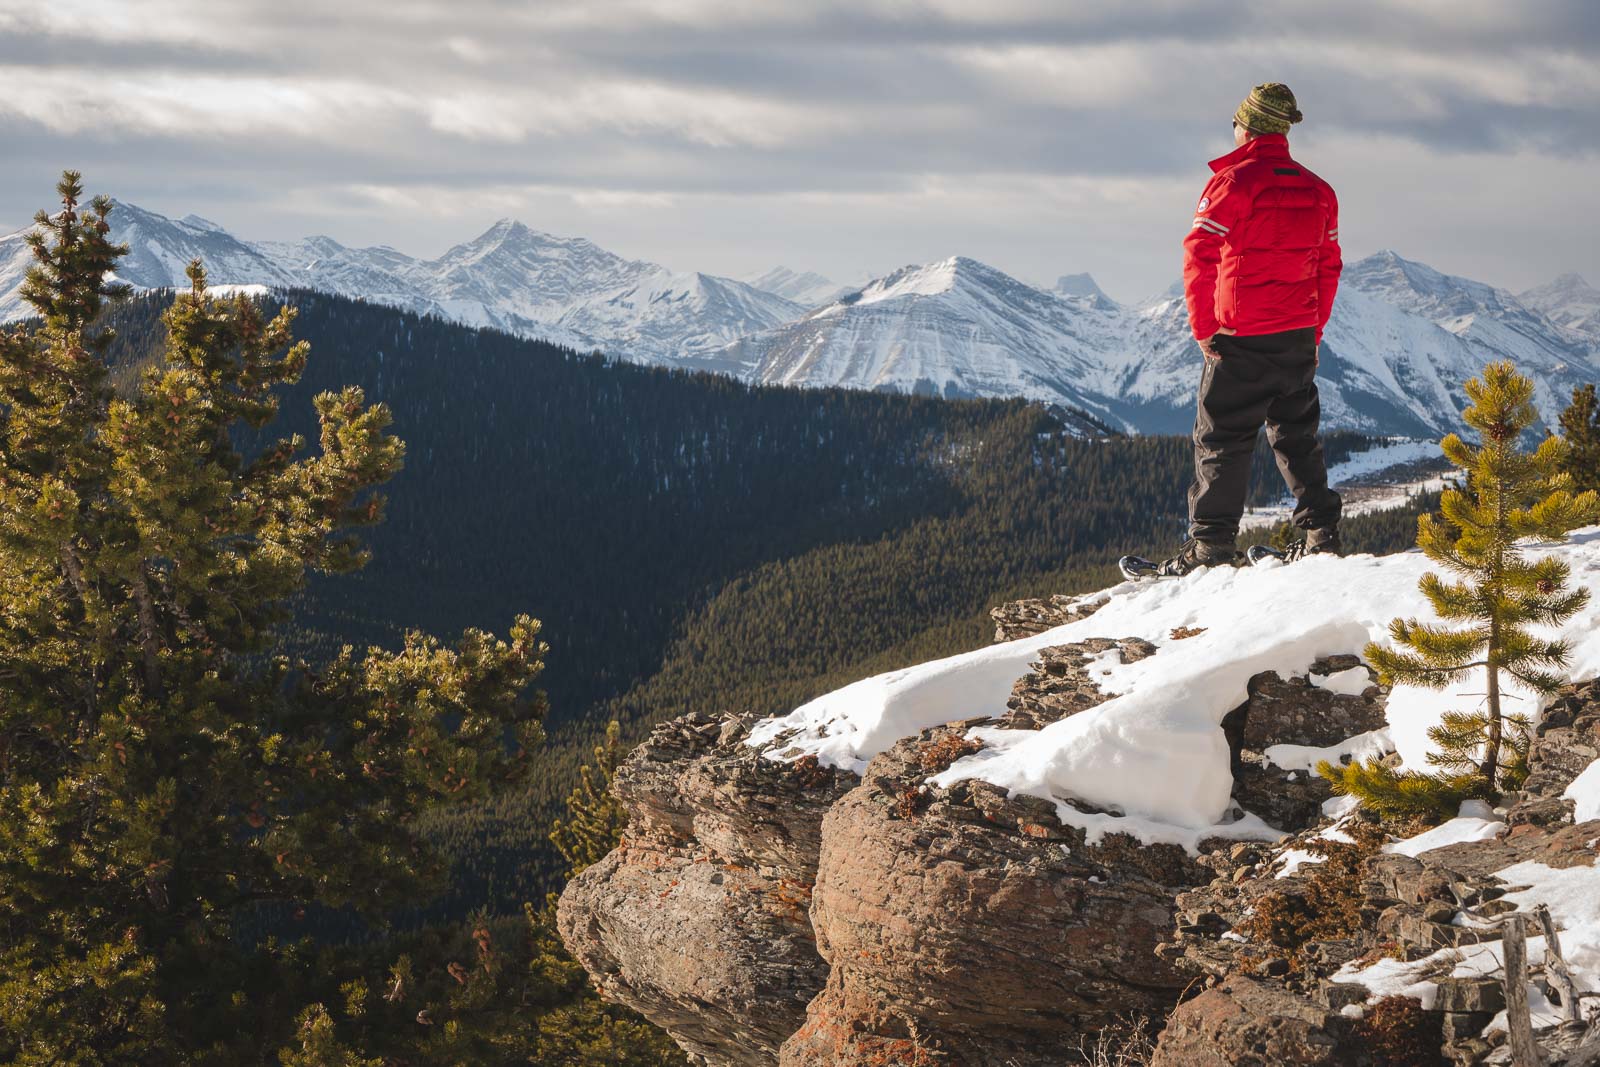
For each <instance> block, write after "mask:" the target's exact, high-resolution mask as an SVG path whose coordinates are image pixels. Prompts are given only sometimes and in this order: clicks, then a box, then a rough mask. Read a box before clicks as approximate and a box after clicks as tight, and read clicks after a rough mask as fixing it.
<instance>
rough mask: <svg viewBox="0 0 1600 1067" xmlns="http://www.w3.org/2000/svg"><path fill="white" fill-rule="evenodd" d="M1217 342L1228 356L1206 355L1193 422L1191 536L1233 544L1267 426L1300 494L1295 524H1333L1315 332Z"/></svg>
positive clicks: (1222, 337) (1223, 337) (1334, 497)
mask: <svg viewBox="0 0 1600 1067" xmlns="http://www.w3.org/2000/svg"><path fill="white" fill-rule="evenodd" d="M1215 346H1216V350H1217V352H1218V353H1219V354H1220V355H1221V357H1222V358H1220V359H1206V360H1205V361H1204V362H1205V371H1204V372H1203V374H1202V376H1201V378H1200V401H1199V404H1198V408H1197V411H1196V414H1195V420H1194V485H1193V486H1191V487H1190V489H1189V536H1190V537H1192V538H1194V539H1195V540H1197V541H1205V542H1208V543H1211V544H1217V545H1221V546H1223V547H1225V548H1230V549H1231V548H1232V547H1233V544H1234V539H1235V538H1236V537H1237V536H1238V533H1239V520H1240V519H1241V518H1243V517H1244V505H1245V496H1246V494H1247V493H1248V490H1249V481H1250V460H1251V457H1252V456H1253V455H1254V454H1255V448H1256V437H1257V436H1258V435H1259V434H1260V432H1261V427H1262V425H1265V426H1266V428H1267V441H1268V442H1269V443H1270V444H1271V445H1272V451H1273V454H1274V455H1275V456H1276V457H1277V460H1278V470H1279V471H1280V472H1282V474H1283V480H1284V481H1285V482H1287V483H1288V485H1289V491H1290V492H1292V493H1293V494H1294V498H1295V510H1294V524H1295V525H1296V526H1298V527H1299V528H1300V529H1302V530H1332V529H1334V528H1335V527H1336V526H1337V525H1338V523H1339V508H1340V501H1339V494H1338V493H1336V492H1334V491H1333V490H1332V489H1329V488H1328V470H1327V465H1326V463H1325V462H1324V460H1323V458H1322V442H1321V441H1320V440H1318V438H1317V424H1318V422H1319V421H1320V420H1321V418H1322V404H1321V402H1320V401H1319V400H1318V398H1317V381H1316V375H1317V362H1316V331H1315V330H1313V329H1311V328H1310V327H1307V328H1305V329H1300V330H1284V331H1282V332H1281V333H1268V334H1260V335H1257V336H1255V337H1233V336H1229V335H1227V334H1218V335H1217V336H1216V338H1215Z"/></svg>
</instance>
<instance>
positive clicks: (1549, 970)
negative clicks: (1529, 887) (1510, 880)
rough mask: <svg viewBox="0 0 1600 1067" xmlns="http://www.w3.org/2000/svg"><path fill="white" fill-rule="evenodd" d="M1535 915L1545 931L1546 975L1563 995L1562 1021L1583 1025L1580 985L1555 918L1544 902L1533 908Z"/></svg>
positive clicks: (1561, 995) (1558, 992)
mask: <svg viewBox="0 0 1600 1067" xmlns="http://www.w3.org/2000/svg"><path fill="white" fill-rule="evenodd" d="M1533 916H1534V918H1536V919H1538V920H1539V927H1540V929H1541V930H1543V931H1544V977H1545V981H1547V982H1549V983H1550V984H1551V985H1552V986H1554V987H1555V991H1556V993H1557V994H1558V995H1559V996H1560V997H1561V1016H1562V1019H1561V1021H1562V1022H1564V1023H1570V1024H1574V1025H1577V1026H1582V1025H1583V1008H1582V1007H1581V1006H1580V1005H1579V1004H1578V985H1577V983H1576V982H1574V981H1573V980H1572V971H1571V970H1569V969H1568V968H1567V961H1566V960H1565V959H1564V958H1563V957H1562V955H1561V938H1560V937H1559V936H1558V935H1557V934H1556V924H1555V920H1554V919H1552V918H1551V917H1550V909H1549V908H1547V907H1545V906H1544V905H1543V904H1540V905H1538V906H1536V907H1535V908H1534V909H1533Z"/></svg>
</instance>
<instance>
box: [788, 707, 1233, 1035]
mask: <svg viewBox="0 0 1600 1067" xmlns="http://www.w3.org/2000/svg"><path fill="white" fill-rule="evenodd" d="M963 732H964V724H963V726H962V727H958V728H939V729H936V730H932V731H926V732H924V733H923V734H922V735H920V736H919V737H917V738H911V739H907V740H904V741H901V742H899V743H898V744H896V745H895V746H894V747H893V748H891V749H889V750H888V751H887V752H884V753H881V754H880V755H878V756H877V757H875V758H874V759H873V760H872V762H871V764H870V765H869V766H868V768H867V771H866V774H865V776H864V777H863V779H862V783H861V785H860V786H859V787H857V788H856V789H855V790H853V791H852V792H850V793H849V794H848V795H846V796H845V797H844V798H843V799H841V800H840V801H838V802H837V803H836V804H835V805H834V806H833V808H832V809H831V810H830V811H829V812H828V815H827V817H826V818H825V819H824V820H823V843H822V855H821V860H820V862H819V865H818V870H817V886H816V892H815V896H814V898H813V901H812V909H811V918H812V923H813V925H814V926H815V928H816V931H817V945H818V948H819V949H820V950H821V952H822V955H823V957H824V958H825V959H826V960H827V961H828V962H829V963H830V964H832V968H833V969H832V973H831V975H830V977H829V980H828V986H827V988H826V989H825V990H824V991H823V993H822V995H821V996H820V997H818V998H817V999H816V1000H815V1001H813V1002H812V1005H811V1008H810V1010H809V1012H808V1015H807V1019H806V1023H805V1026H804V1027H803V1028H801V1030H800V1031H799V1032H798V1033H796V1034H795V1035H794V1037H792V1038H790V1039H789V1041H788V1042H787V1043H785V1044H784V1046H783V1052H782V1056H781V1059H780V1063H781V1064H783V1065H784V1067H801V1065H808V1067H823V1065H839V1067H843V1065H847V1064H848V1065H859V1064H867V1063H878V1062H882V1063H896V1064H899V1063H908V1064H909V1063H917V1062H925V1063H929V1064H933V1063H938V1064H972V1065H977V1064H1016V1065H1018V1067H1032V1065H1039V1067H1043V1065H1046V1064H1059V1063H1061V1062H1063V1061H1064V1060H1065V1059H1066V1057H1067V1056H1068V1055H1069V1054H1070V1053H1071V1052H1073V1051H1074V1050H1075V1049H1076V1047H1077V1043H1078V1039H1079V1038H1080V1037H1082V1036H1084V1035H1086V1034H1089V1033H1091V1032H1093V1031H1094V1030H1097V1029H1098V1028H1099V1027H1101V1026H1103V1025H1106V1024H1107V1023H1109V1022H1110V1021H1112V1019H1113V1018H1114V1017H1115V1016H1116V1015H1118V1014H1121V1013H1127V1012H1139V1011H1143V1012H1146V1013H1149V1014H1152V1015H1156V1016H1159V1015H1161V1014H1164V1013H1165V1011H1166V1009H1167V1008H1169V1007H1170V1006H1171V1004H1172V1003H1173V1002H1174V1001H1175V1000H1176V998H1177V995H1178V993H1179V991H1180V990H1181V989H1182V988H1183V985H1184V983H1185V982H1186V981H1187V979H1186V978H1184V977H1183V976H1182V975H1180V974H1179V973H1178V972H1177V971H1176V970H1175V969H1174V968H1173V967H1172V966H1171V965H1169V964H1168V963H1166V962H1165V961H1163V960H1161V959H1159V958H1157V957H1156V956H1155V954H1154V952H1153V951H1152V950H1153V948H1154V946H1155V944H1156V943H1157V942H1158V941H1160V940H1161V939H1162V938H1163V937H1164V936H1165V933H1166V931H1167V929H1168V927H1169V924H1170V920H1171V914H1172V897H1173V892H1174V890H1175V888H1176V887H1179V886H1183V885H1187V884H1193V883H1195V882H1196V881H1198V880H1200V879H1202V878H1204V877H1209V873H1208V872H1205V871H1204V869H1203V868H1201V867H1200V866H1199V865H1198V864H1196V863H1195V862H1194V861H1193V859H1191V858H1190V857H1189V856H1188V855H1187V854H1185V853H1184V851H1183V849H1182V848H1179V847H1177V846H1171V845H1166V846H1149V847H1147V846H1141V845H1139V844H1138V843H1137V842H1134V841H1133V840H1132V839H1130V838H1127V837H1125V836H1122V835H1108V836H1107V838H1106V839H1105V841H1104V843H1102V844H1099V845H1092V846H1091V845H1086V844H1085V842H1084V835H1083V832H1082V831H1081V830H1078V829H1076V828H1072V827H1064V826H1062V825H1061V823H1060V822H1059V821H1057V819H1056V817H1055V806H1054V805H1053V804H1050V803H1048V802H1044V801H1039V800H1036V799H1032V798H1017V799H1012V800H1008V799H1006V797H1005V793H1004V791H1003V790H1001V789H998V788H996V787H993V786H989V785H987V784H986V783H980V782H961V783H957V784H956V785H955V786H953V787H952V788H950V789H947V790H946V789H933V788H929V787H925V786H923V784H922V783H923V779H925V778H926V777H927V776H928V775H929V774H930V773H934V772H937V771H939V770H942V769H944V765H945V764H948V763H949V762H950V761H951V757H953V756H955V755H959V754H960V753H961V746H960V738H961V735H962V733H963Z"/></svg>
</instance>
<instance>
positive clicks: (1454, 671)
mask: <svg viewBox="0 0 1600 1067" xmlns="http://www.w3.org/2000/svg"><path fill="white" fill-rule="evenodd" d="M1466 389H1467V395H1468V397H1469V398H1470V399H1471V401H1472V403H1471V405H1470V406H1469V407H1468V408H1467V409H1466V411H1465V412H1463V417H1464V418H1465V419H1466V422H1467V425H1468V426H1470V427H1472V428H1473V429H1474V430H1476V431H1477V432H1478V435H1479V438H1480V442H1481V443H1480V444H1479V445H1477V446H1476V447H1474V446H1472V445H1468V444H1467V443H1466V442H1465V441H1463V440H1462V439H1461V437H1460V436H1458V435H1456V434H1451V435H1449V436H1448V437H1446V438H1445V439H1444V440H1443V441H1442V442H1441V445H1440V446H1441V448H1442V449H1443V451H1444V454H1445V456H1446V457H1447V458H1448V459H1449V460H1450V462H1451V463H1453V464H1454V465H1455V466H1456V467H1458V468H1460V469H1461V470H1463V471H1465V472H1467V474H1468V478H1467V488H1466V489H1465V490H1462V489H1450V490H1446V491H1445V493H1444V494H1443V496H1442V497H1441V499H1440V514H1439V515H1438V516H1434V515H1423V516H1422V517H1421V518H1420V519H1419V520H1418V525H1417V544H1418V546H1419V547H1421V549H1422V551H1423V553H1424V554H1425V555H1426V556H1427V557H1428V558H1429V559H1431V560H1434V561H1435V562H1437V563H1439V564H1441V565H1443V567H1444V568H1445V569H1446V570H1448V571H1450V572H1451V573H1453V574H1454V575H1457V576H1459V577H1460V579H1461V580H1459V581H1447V580H1446V579H1445V578H1442V577H1441V576H1440V575H1439V574H1437V573H1433V572H1430V573H1428V574H1425V575H1423V577H1422V580H1421V582H1420V583H1419V587H1420V588H1421V590H1422V592H1423V594H1424V595H1425V596H1426V597H1427V599H1428V602H1429V603H1430V604H1431V605H1432V606H1433V609H1434V611H1435V612H1436V613H1437V614H1438V616H1439V618H1440V619H1441V620H1443V621H1444V622H1446V623H1452V622H1453V623H1461V624H1464V625H1463V626H1461V627H1459V628H1452V627H1449V626H1443V625H1435V624H1431V623H1424V622H1419V621H1418V620H1416V619H1396V620H1394V622H1393V623H1392V624H1391V625H1390V629H1389V633H1390V636H1391V637H1392V639H1393V641H1394V643H1395V644H1396V645H1397V646H1399V647H1398V648H1389V647H1384V646H1381V645H1378V644H1376V643H1373V644H1369V645H1368V646H1367V648H1366V650H1365V653H1364V655H1365V657H1366V659H1367V661H1368V662H1369V663H1371V664H1372V666H1373V667H1374V668H1376V670H1377V672H1378V675H1379V678H1380V679H1381V680H1382V681H1383V682H1384V684H1386V685H1393V684H1395V683H1396V682H1405V683H1410V684H1412V685H1421V686H1426V687H1429V688H1435V689H1443V688H1445V687H1446V686H1448V685H1450V684H1451V683H1452V682H1455V681H1458V680H1460V679H1462V678H1465V677H1468V676H1469V675H1472V674H1473V673H1475V672H1479V671H1481V672H1482V676H1483V678H1484V679H1485V682H1486V685H1487V695H1486V697H1485V700H1484V705H1483V708H1482V710H1481V711H1472V712H1449V713H1447V714H1446V715H1444V716H1443V720H1442V721H1441V723H1440V724H1439V725H1437V726H1435V727H1433V728H1432V729H1430V730H1429V732H1428V734H1429V738H1430V739H1431V740H1432V741H1433V743H1434V745H1435V748H1436V751H1434V752H1432V753H1430V754H1429V757H1428V758H1429V761H1430V762H1432V763H1433V764H1434V765H1435V766H1437V767H1439V768H1441V770H1440V771H1439V772H1438V773H1435V774H1427V773H1424V772H1421V771H1404V772H1401V771H1395V770H1394V769H1392V768H1390V767H1387V766H1385V765H1383V764H1379V763H1372V764H1368V765H1365V766H1362V765H1352V766H1349V767H1334V766H1332V765H1331V764H1329V763H1326V762H1324V763H1323V764H1322V765H1321V766H1320V767H1319V768H1318V769H1319V770H1320V771H1321V772H1322V773H1323V774H1324V775H1325V776H1327V777H1328V778H1330V779H1331V780H1332V781H1333V782H1334V785H1335V789H1336V790H1337V791H1340V792H1346V793H1353V794H1355V795H1356V796H1359V797H1360V798H1361V799H1362V800H1363V801H1364V802H1366V803H1368V804H1369V805H1370V806H1372V807H1373V808H1374V809H1375V810H1378V811H1380V812H1382V813H1385V814H1407V813H1415V814H1429V815H1439V814H1448V813H1449V811H1448V810H1447V809H1448V808H1449V807H1450V805H1451V804H1453V803H1459V801H1460V799H1462V798H1464V797H1467V796H1485V797H1492V796H1494V795H1495V794H1496V792H1497V790H1499V789H1500V788H1502V787H1514V786H1515V785H1517V784H1519V782H1520V780H1521V778H1522V777H1523V776H1524V775H1525V774H1526V757H1527V731H1528V729H1529V727H1530V725H1531V724H1530V723H1529V721H1528V719H1527V718H1526V717H1522V716H1507V715H1506V714H1505V713H1504V712H1503V710H1502V708H1501V702H1502V692H1501V682H1502V675H1509V676H1510V677H1511V678H1514V679H1516V680H1518V681H1520V682H1521V683H1522V684H1523V685H1525V686H1526V687H1527V688H1529V689H1531V690H1533V691H1534V692H1537V693H1551V692H1553V691H1554V690H1555V689H1557V688H1558V687H1559V686H1560V684H1561V679H1560V677H1559V676H1558V675H1557V674H1556V673H1554V672H1555V670H1556V669H1557V668H1560V667H1562V666H1564V665H1565V664H1566V662H1567V656H1568V646H1567V643H1566V642H1564V641H1560V640H1546V639H1543V638H1540V637H1536V636H1535V635H1533V634H1532V633H1530V632H1529V630H1528V627H1529V626H1531V625H1535V624H1543V625H1549V626H1553V625H1558V624H1560V623H1562V622H1564V621H1566V620H1567V619H1569V618H1571V617H1572V616H1573V615H1574V614H1575V613H1576V612H1577V611H1578V610H1579V609H1580V608H1582V607H1583V605H1584V604H1586V603H1587V602H1588V599H1589V593H1588V591H1587V590H1584V589H1576V590H1568V589H1567V588H1566V584H1567V579H1568V577H1569V574H1570V571H1569V568H1568V567H1567V565H1566V564H1565V563H1563V562H1561V561H1560V560H1558V559H1555V558H1553V557H1545V558H1543V559H1540V560H1536V561H1530V560H1528V559H1527V558H1526V557H1525V556H1524V555H1523V553H1522V551H1521V546H1523V545H1527V544H1545V545H1550V544H1559V543H1560V542H1562V541H1564V540H1566V537H1567V534H1568V533H1570V532H1571V531H1572V530H1573V529H1575V528H1577V527H1579V526H1582V525H1584V524H1585V523H1587V522H1591V521H1593V520H1594V519H1595V518H1596V517H1597V516H1600V497H1597V495H1596V493H1595V492H1594V491H1593V490H1589V491H1584V492H1581V493H1580V492H1577V491H1575V490H1574V487H1573V480H1572V477H1571V475H1569V474H1568V473H1566V472H1565V471H1564V470H1563V469H1562V468H1563V465H1564V463H1565V461H1566V459H1567V457H1568V453H1569V451H1570V447H1569V445H1568V443H1567V442H1566V441H1565V440H1564V439H1562V438H1560V437H1549V438H1546V439H1545V441H1544V442H1543V443H1542V444H1541V445H1540V446H1539V447H1538V449H1537V450H1536V451H1534V452H1532V453H1526V452H1522V451H1519V450H1518V448H1517V443H1518V440H1519V438H1521V436H1522V434H1523V432H1524V431H1526V430H1527V429H1528V428H1529V427H1530V426H1532V425H1533V423H1534V422H1535V420H1536V419H1537V417H1538V416H1537V413H1536V412H1535V411H1534V408H1533V404H1532V398H1533V383H1532V382H1530V381H1529V380H1528V379H1526V378H1524V377H1522V376H1521V375H1519V374H1518V373H1517V372H1516V368H1515V367H1514V366H1513V365H1512V364H1511V363H1510V362H1509V361H1501V362H1497V363H1491V364H1489V365H1488V366H1487V367H1485V368H1484V371H1483V377H1482V378H1481V379H1473V380H1472V381H1470V382H1468V383H1467V386H1466ZM1508 723H1509V724H1510V725H1511V726H1512V728H1513V732H1512V734H1511V735H1510V736H1509V737H1508V736H1507V734H1506V726H1507V724H1508Z"/></svg>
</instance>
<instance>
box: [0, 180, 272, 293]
mask: <svg viewBox="0 0 1600 1067" xmlns="http://www.w3.org/2000/svg"><path fill="white" fill-rule="evenodd" d="M111 219H112V223H113V225H112V229H111V236H112V237H113V238H114V239H116V240H118V241H121V242H123V243H125V244H126V245H127V246H128V254H127V255H126V256H124V257H123V258H122V259H121V261H120V262H119V263H118V264H117V277H118V278H119V279H120V280H121V281H124V282H127V283H128V284H129V285H132V286H135V287H136V288H140V289H158V288H163V287H167V286H187V285H188V284H189V282H188V279H186V278H185V277H184V273H183V272H184V270H185V269H186V268H187V267H188V265H189V261H190V260H192V259H196V258H199V259H201V260H204V261H205V264H206V271H207V273H208V275H209V276H210V277H211V279H212V280H213V281H215V282H217V283H218V284H258V285H269V286H282V285H291V284H293V283H294V279H293V277H292V275H291V274H290V273H289V272H288V271H286V270H284V269H283V268H282V267H281V266H280V265H279V264H278V263H277V262H276V261H275V259H274V258H273V257H272V256H270V255H268V254H265V253H263V252H262V251H260V250H259V249H257V248H254V247H252V246H251V245H249V244H246V243H245V242H243V241H240V240H238V239H237V238H235V237H234V236H232V235H231V234H229V233H228V232H227V231H226V230H224V229H222V227H220V226H218V225H217V224H216V223H214V222H210V221H208V220H206V219H202V218H199V217H198V216H195V215H190V216H188V217H186V218H182V219H169V218H166V217H165V216H163V215H157V214H155V213H154V212H151V211H144V210H142V209H140V208H137V207H134V206H133V205H132V204H124V203H121V202H118V203H117V204H116V207H115V209H114V210H113V211H112V213H111ZM31 229H32V227H27V228H24V229H21V230H17V231H16V232H14V233H11V234H7V235H6V236H4V237H0V322H6V321H10V320H12V319H17V318H21V317H23V316H24V315H28V314H30V313H31V309H29V308H28V307H27V306H26V305H24V304H23V302H22V300H21V299H20V298H19V297H18V296H17V288H18V287H19V286H20V285H21V284H22V277H23V275H24V274H25V273H26V272H27V269H28V268H29V267H30V266H32V265H33V256H32V253H31V252H30V251H29V250H28V245H27V235H28V232H29V230H31Z"/></svg>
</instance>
